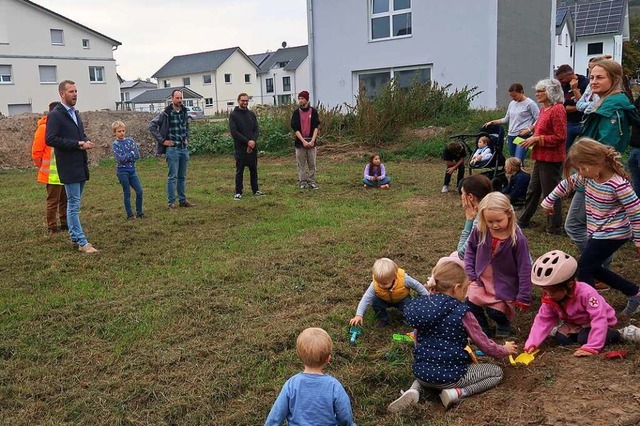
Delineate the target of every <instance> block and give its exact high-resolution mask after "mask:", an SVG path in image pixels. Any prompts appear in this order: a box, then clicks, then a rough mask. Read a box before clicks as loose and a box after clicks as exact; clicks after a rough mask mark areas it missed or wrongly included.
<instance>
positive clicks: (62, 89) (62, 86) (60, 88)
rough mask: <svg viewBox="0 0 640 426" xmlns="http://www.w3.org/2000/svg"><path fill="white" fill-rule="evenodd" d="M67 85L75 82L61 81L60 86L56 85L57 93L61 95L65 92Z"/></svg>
mask: <svg viewBox="0 0 640 426" xmlns="http://www.w3.org/2000/svg"><path fill="white" fill-rule="evenodd" d="M67 84H76V82H75V81H71V80H62V81H61V82H60V84H58V93H62V92H64V91H65V90H67Z"/></svg>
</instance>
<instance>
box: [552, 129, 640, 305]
mask: <svg viewBox="0 0 640 426" xmlns="http://www.w3.org/2000/svg"><path fill="white" fill-rule="evenodd" d="M572 169H576V170H577V171H578V173H574V174H570V173H571V170H572ZM564 175H565V179H564V180H563V181H562V182H560V184H558V186H556V188H555V189H554V190H553V192H551V194H549V196H547V198H545V199H544V201H543V202H542V207H543V208H544V209H545V212H546V213H547V214H550V213H552V212H553V205H554V203H555V202H556V200H558V199H560V198H562V197H565V196H566V195H568V194H569V193H570V192H571V191H572V190H573V189H578V188H584V191H585V205H586V206H585V207H586V213H587V232H588V234H589V239H588V241H587V245H586V247H585V249H584V251H583V252H582V255H581V256H580V260H579V261H578V277H577V278H578V281H582V282H585V283H587V284H589V285H591V286H593V285H594V281H595V280H599V281H602V282H604V283H605V284H607V285H609V286H610V287H612V288H615V289H616V290H619V291H621V292H622V293H623V294H624V295H625V296H627V306H626V307H625V308H624V310H623V311H622V314H623V315H631V314H633V313H634V312H635V311H636V310H637V309H638V306H640V288H638V285H636V284H634V283H632V282H630V281H628V280H626V279H624V278H622V277H621V276H619V275H618V274H616V273H615V272H613V271H611V270H610V269H607V268H604V267H603V266H602V263H603V262H604V260H605V259H607V258H608V257H609V256H611V255H612V254H613V253H614V252H615V251H616V250H618V249H619V248H620V247H622V246H623V245H624V243H626V242H627V240H629V239H633V242H634V243H635V246H636V251H637V253H638V255H639V256H640V201H639V200H638V197H637V196H636V194H635V192H634V191H633V188H632V187H631V184H630V183H629V181H628V178H627V174H626V173H625V171H624V166H623V165H622V163H621V161H620V154H619V153H618V152H617V151H615V150H614V149H613V148H612V147H610V146H607V145H603V144H601V143H600V142H596V141H595V140H593V139H589V138H582V139H580V141H578V142H577V143H575V144H574V145H573V146H572V147H571V149H570V150H569V154H568V155H567V159H566V161H565V163H564Z"/></svg>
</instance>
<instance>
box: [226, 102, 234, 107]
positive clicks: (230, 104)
mask: <svg viewBox="0 0 640 426" xmlns="http://www.w3.org/2000/svg"><path fill="white" fill-rule="evenodd" d="M234 105H235V104H234V103H233V102H227V106H228V107H232V106H234Z"/></svg>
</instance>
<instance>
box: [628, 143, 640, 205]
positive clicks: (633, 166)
mask: <svg viewBox="0 0 640 426" xmlns="http://www.w3.org/2000/svg"><path fill="white" fill-rule="evenodd" d="M627 164H628V165H629V171H631V179H632V180H633V182H632V184H633V190H634V191H636V195H637V196H638V197H639V198H640V148H631V152H630V153H629V162H628V163H627Z"/></svg>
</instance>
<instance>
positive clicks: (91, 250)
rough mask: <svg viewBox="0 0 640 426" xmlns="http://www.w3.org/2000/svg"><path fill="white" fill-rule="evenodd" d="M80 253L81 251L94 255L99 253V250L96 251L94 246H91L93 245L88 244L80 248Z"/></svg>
mask: <svg viewBox="0 0 640 426" xmlns="http://www.w3.org/2000/svg"><path fill="white" fill-rule="evenodd" d="M78 251H81V252H83V253H86V254H93V253H97V252H98V249H96V248H95V247H94V246H93V245H91V243H87V244H85V245H83V246H79V247H78Z"/></svg>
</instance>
